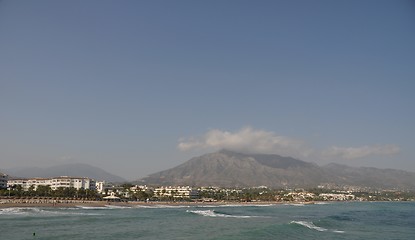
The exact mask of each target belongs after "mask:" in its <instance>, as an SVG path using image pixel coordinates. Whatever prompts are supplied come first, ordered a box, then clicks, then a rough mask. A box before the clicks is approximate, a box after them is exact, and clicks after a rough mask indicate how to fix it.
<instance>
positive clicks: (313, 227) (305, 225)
mask: <svg viewBox="0 0 415 240" xmlns="http://www.w3.org/2000/svg"><path fill="white" fill-rule="evenodd" d="M291 224H298V225H301V226H303V227H306V228H309V229H313V230H317V231H319V232H325V231H327V230H328V229H325V228H322V227H318V226H316V225H314V223H313V222H306V221H291Z"/></svg>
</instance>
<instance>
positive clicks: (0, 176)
mask: <svg viewBox="0 0 415 240" xmlns="http://www.w3.org/2000/svg"><path fill="white" fill-rule="evenodd" d="M8 178H9V177H8V176H7V174H4V173H1V172H0V189H4V188H7V181H8Z"/></svg>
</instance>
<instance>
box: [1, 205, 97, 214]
mask: <svg viewBox="0 0 415 240" xmlns="http://www.w3.org/2000/svg"><path fill="white" fill-rule="evenodd" d="M72 209H73V208H72ZM59 210H69V209H65V208H59ZM0 215H21V216H56V215H97V214H89V213H79V212H70V211H53V210H52V209H40V208H35V207H17V208H3V209H0Z"/></svg>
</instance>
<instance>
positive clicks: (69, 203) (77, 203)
mask: <svg viewBox="0 0 415 240" xmlns="http://www.w3.org/2000/svg"><path fill="white" fill-rule="evenodd" d="M279 204H314V202H298V203H289V202H275V201H261V202H170V201H167V202H166V201H160V202H158V201H157V202H109V201H89V200H85V201H82V200H62V201H60V202H30V201H27V202H21V201H7V202H4V201H2V200H1V199H0V209H1V208H15V207H47V208H65V207H106V206H120V207H134V206H157V205H160V206H163V205H166V206H198V205H203V206H207V205H211V206H220V205H241V206H243V205H246V206H254V205H279Z"/></svg>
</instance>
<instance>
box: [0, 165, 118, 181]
mask: <svg viewBox="0 0 415 240" xmlns="http://www.w3.org/2000/svg"><path fill="white" fill-rule="evenodd" d="M3 172H4V173H6V174H8V175H10V176H13V177H23V178H32V177H57V176H74V177H89V178H93V179H95V180H97V181H102V180H105V181H106V182H125V181H126V180H125V179H123V178H122V177H119V176H116V175H114V174H111V173H109V172H107V171H105V170H103V169H101V168H98V167H94V166H91V165H88V164H84V163H73V164H64V165H57V166H52V167H47V168H39V167H21V168H11V169H4V170H3Z"/></svg>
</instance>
